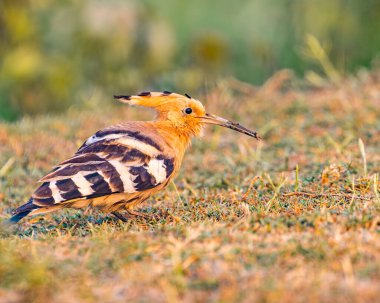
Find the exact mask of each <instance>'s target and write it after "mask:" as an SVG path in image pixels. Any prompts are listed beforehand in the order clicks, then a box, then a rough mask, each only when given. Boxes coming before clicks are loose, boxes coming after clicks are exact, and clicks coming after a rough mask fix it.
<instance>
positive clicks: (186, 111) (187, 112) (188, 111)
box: [185, 107, 193, 115]
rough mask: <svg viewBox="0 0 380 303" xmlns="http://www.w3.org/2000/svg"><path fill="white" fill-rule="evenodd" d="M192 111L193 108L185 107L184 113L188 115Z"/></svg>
mask: <svg viewBox="0 0 380 303" xmlns="http://www.w3.org/2000/svg"><path fill="white" fill-rule="evenodd" d="M192 112H193V110H192V109H191V108H190V107H188V108H186V109H185V113H186V114H188V115H190V114H191V113H192Z"/></svg>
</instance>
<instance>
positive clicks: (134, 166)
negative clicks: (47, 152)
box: [32, 129, 174, 206]
mask: <svg viewBox="0 0 380 303" xmlns="http://www.w3.org/2000/svg"><path fill="white" fill-rule="evenodd" d="M157 142H159V140H154V138H152V137H149V136H146V135H143V134H142V133H141V132H139V131H128V130H123V129H106V130H103V131H99V132H97V133H96V134H95V135H94V136H92V137H90V138H89V139H88V140H87V141H86V142H85V143H84V144H83V145H82V146H81V147H80V148H79V150H78V152H77V153H76V154H75V156H74V157H72V158H70V159H68V160H66V161H64V162H62V163H60V164H59V165H57V166H56V167H55V168H54V169H53V171H52V172H51V173H49V174H48V175H46V176H45V177H44V178H42V179H41V180H40V182H43V183H42V185H41V186H40V187H39V188H38V189H37V190H36V191H35V192H34V194H33V195H32V199H33V204H36V205H38V206H50V205H55V204H57V203H64V202H67V201H71V200H77V199H91V198H95V197H99V196H106V195H111V194H116V193H136V192H141V191H145V190H148V189H151V188H154V187H156V186H158V185H160V184H162V183H165V182H166V181H167V180H168V179H169V177H170V176H171V174H172V173H173V170H174V158H173V157H170V156H168V155H167V154H165V153H164V152H163V150H162V146H161V145H160V144H159V143H157Z"/></svg>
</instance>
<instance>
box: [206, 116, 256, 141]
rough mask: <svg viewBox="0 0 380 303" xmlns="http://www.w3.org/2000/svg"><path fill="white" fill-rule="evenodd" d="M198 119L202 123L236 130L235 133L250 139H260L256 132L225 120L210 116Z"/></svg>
mask: <svg viewBox="0 0 380 303" xmlns="http://www.w3.org/2000/svg"><path fill="white" fill-rule="evenodd" d="M199 118H200V119H201V121H202V123H206V124H216V125H220V126H223V127H227V128H230V129H233V130H236V131H237V132H239V133H243V134H246V135H248V136H250V137H253V138H256V139H261V138H260V136H258V135H257V132H254V131H252V130H249V129H248V128H245V127H244V126H242V125H240V124H239V123H236V122H232V121H230V120H227V119H224V118H221V117H218V116H214V115H211V114H206V115H205V116H203V117H199Z"/></svg>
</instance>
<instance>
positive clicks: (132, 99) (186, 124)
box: [114, 91, 259, 139]
mask: <svg viewBox="0 0 380 303" xmlns="http://www.w3.org/2000/svg"><path fill="white" fill-rule="evenodd" d="M114 97H115V99H118V100H120V101H121V102H124V103H127V104H130V105H137V106H145V107H150V108H153V109H155V110H156V112H157V120H158V121H166V122H169V123H170V124H171V125H172V126H173V127H174V128H175V129H176V130H177V131H178V132H181V133H187V134H188V135H192V136H199V135H200V134H201V131H202V128H203V126H204V125H205V124H215V125H220V126H223V127H227V128H230V129H233V130H235V131H238V132H241V133H243V134H246V135H248V136H251V137H254V138H256V139H259V136H258V135H257V133H256V132H254V131H251V130H249V129H247V128H245V127H244V126H242V125H240V124H239V123H236V122H232V121H229V120H227V119H224V118H221V117H218V116H215V115H212V114H209V113H206V110H205V108H204V106H203V104H202V103H201V102H200V101H198V100H195V99H193V98H191V97H190V96H189V95H187V94H185V96H183V95H180V94H176V93H172V92H168V91H164V92H143V93H140V94H138V95H135V96H123V95H118V96H114Z"/></svg>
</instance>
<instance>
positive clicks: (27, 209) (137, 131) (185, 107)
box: [10, 91, 258, 223]
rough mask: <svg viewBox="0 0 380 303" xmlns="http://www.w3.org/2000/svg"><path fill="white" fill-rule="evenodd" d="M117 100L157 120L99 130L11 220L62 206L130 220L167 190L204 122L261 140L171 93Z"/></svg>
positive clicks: (143, 94)
mask: <svg viewBox="0 0 380 303" xmlns="http://www.w3.org/2000/svg"><path fill="white" fill-rule="evenodd" d="M115 98H116V99H118V100H120V101H122V102H124V103H127V104H130V105H137V106H145V107H150V108H153V109H155V110H156V112H157V116H156V118H155V120H154V121H135V122H123V123H120V124H117V125H114V126H110V127H108V128H105V129H103V130H100V131H98V132H97V133H95V134H94V135H93V136H91V137H90V138H89V139H87V140H86V141H85V142H84V144H83V145H82V146H81V147H80V148H79V150H78V151H77V152H76V154H75V155H74V156H73V157H71V158H69V159H68V160H66V161H64V162H62V163H60V164H58V165H57V166H56V167H55V168H54V169H53V170H52V172H50V173H49V174H48V175H46V176H45V177H43V178H42V179H41V180H40V181H39V182H41V183H42V184H41V185H40V187H39V188H37V190H36V191H35V192H34V193H33V195H32V196H31V198H30V199H29V201H28V202H27V203H25V204H24V205H22V206H20V207H19V208H17V209H16V210H14V211H13V213H12V214H13V217H12V218H11V219H10V222H12V223H16V222H18V221H19V220H20V219H22V218H23V217H25V216H27V215H36V214H42V213H47V212H51V211H55V210H57V209H61V208H64V207H71V208H86V207H89V206H93V207H96V208H99V209H100V210H102V211H104V212H111V213H112V214H114V215H115V216H116V217H117V218H119V219H121V220H123V221H124V220H126V219H125V218H124V217H123V215H122V214H120V213H119V212H120V211H123V210H124V211H127V212H131V208H132V207H134V206H135V205H137V204H139V203H141V202H143V201H145V200H146V199H147V198H149V197H151V196H152V195H154V194H155V193H156V192H158V191H159V190H161V189H163V188H165V187H166V186H167V185H168V183H169V182H170V180H172V179H173V177H174V176H175V175H176V174H177V172H178V170H179V169H180V166H181V163H182V159H183V156H184V153H185V151H186V148H187V146H188V145H189V144H190V142H191V139H192V138H193V137H196V136H199V135H200V134H201V132H202V128H203V127H204V125H205V124H217V125H221V126H224V127H227V128H231V129H233V130H236V131H239V132H242V133H244V134H246V135H249V136H251V137H254V138H258V136H257V134H256V132H253V131H251V130H249V129H247V128H245V127H243V126H241V125H240V124H238V123H234V122H231V121H229V120H226V119H223V118H220V117H217V116H214V115H211V114H207V113H206V111H205V108H204V106H203V105H202V103H201V102H199V101H198V100H195V99H193V98H191V97H190V96H188V95H185V96H182V95H179V94H175V93H171V92H167V91H164V92H144V93H140V94H138V95H136V96H115Z"/></svg>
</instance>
